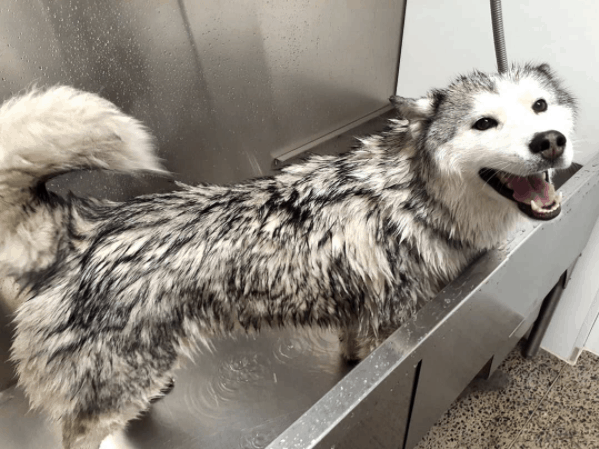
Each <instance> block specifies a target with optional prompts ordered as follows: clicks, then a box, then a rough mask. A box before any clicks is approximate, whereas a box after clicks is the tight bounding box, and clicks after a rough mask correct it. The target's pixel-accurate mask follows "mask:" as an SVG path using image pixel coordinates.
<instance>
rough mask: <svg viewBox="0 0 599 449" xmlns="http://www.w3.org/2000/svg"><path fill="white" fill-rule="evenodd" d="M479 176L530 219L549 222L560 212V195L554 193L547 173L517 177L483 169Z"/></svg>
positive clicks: (499, 171)
mask: <svg viewBox="0 0 599 449" xmlns="http://www.w3.org/2000/svg"><path fill="white" fill-rule="evenodd" d="M479 175H480V177H481V178H482V179H483V181H485V182H486V183H487V184H489V185H490V186H491V187H493V189H495V191H497V193H499V194H500V195H502V196H504V197H506V198H508V199H509V200H511V201H514V202H515V203H516V204H518V208H519V209H520V210H521V211H522V212H524V213H525V214H526V215H528V216H529V217H531V218H534V219H537V220H551V219H553V218H555V217H557V216H558V215H559V214H560V212H561V211H562V206H561V204H562V193H561V192H559V193H556V192H555V187H554V186H553V184H551V183H550V182H549V176H548V175H547V172H542V173H535V174H533V175H529V176H518V175H514V174H511V173H507V172H504V171H501V170H494V169H491V168H483V169H482V170H480V172H479Z"/></svg>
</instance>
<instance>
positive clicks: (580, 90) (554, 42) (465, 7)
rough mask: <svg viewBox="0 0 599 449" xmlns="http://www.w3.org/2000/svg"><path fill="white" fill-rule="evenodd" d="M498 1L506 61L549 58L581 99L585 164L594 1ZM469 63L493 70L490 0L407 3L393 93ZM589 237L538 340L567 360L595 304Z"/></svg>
mask: <svg viewBox="0 0 599 449" xmlns="http://www.w3.org/2000/svg"><path fill="white" fill-rule="evenodd" d="M502 6H503V19H504V29H505V36H506V47H507V55H508V60H509V62H510V63H512V62H526V61H533V62H548V63H549V64H550V65H551V66H552V67H553V69H554V70H555V71H556V72H557V73H558V74H559V76H560V77H561V78H562V79H563V80H564V81H565V84H566V85H567V86H568V87H569V88H570V90H571V91H572V92H573V93H574V95H575V96H576V97H577V98H578V101H579V106H580V111H579V121H578V125H577V133H576V145H575V160H576V161H577V162H580V163H585V162H586V161H588V160H589V159H590V158H591V157H592V156H593V155H594V154H596V153H597V150H599V133H598V132H597V131H596V129H597V126H596V122H597V120H598V119H599V65H598V64H597V62H596V61H597V53H598V51H597V46H598V44H599V26H597V24H598V23H599V8H598V7H597V2H596V1H593V0H571V1H568V2H565V1H562V0H528V1H526V2H520V1H516V0H511V1H506V0H504V1H503V2H502ZM473 68H477V69H481V70H485V71H493V70H496V62H495V51H494V47H493V34H492V28H491V13H490V6H489V1H488V0H460V1H458V0H453V1H440V0H411V1H408V5H407V12H406V21H405V28H404V37H403V45H402V53H401V62H400V68H399V78H398V88H397V93H398V95H402V96H407V97H418V96H421V95H424V94H425V93H426V91H427V90H428V89H430V88H433V87H443V86H445V85H446V84H447V83H448V82H449V81H450V80H451V79H452V78H453V77H454V76H455V75H456V74H458V73H466V72H468V71H470V70H471V69H473ZM572 232H576V230H575V229H572ZM590 242H591V244H590V245H588V246H587V248H586V249H585V251H584V252H583V256H582V257H581V259H580V260H579V262H578V265H577V267H576V270H575V272H574V276H573V278H572V281H571V282H570V285H569V287H568V288H567V289H566V291H565V292H564V295H563V297H562V301H561V302H560V304H559V306H558V309H557V310H556V315H555V316H554V320H553V321H552V323H551V325H550V327H549V329H548V332H547V335H546V337H545V339H544V341H543V347H544V348H546V349H548V350H549V351H551V352H553V353H555V354H556V355H558V356H560V357H562V358H564V359H566V360H569V361H573V360H574V358H575V355H576V351H575V348H581V347H583V346H584V345H585V342H586V337H587V336H588V334H589V332H591V326H592V325H593V324H594V323H595V317H596V314H597V309H598V308H599V299H598V301H597V302H595V301H594V300H595V297H596V294H597V290H598V289H599V226H597V227H596V228H595V229H594V231H593V234H592V235H591V239H590ZM548 244H550V242H548ZM591 335H592V336H597V345H596V346H597V350H598V351H599V328H597V327H595V329H594V330H593V331H592V333H591ZM593 341H594V340H593ZM573 354H574V356H573Z"/></svg>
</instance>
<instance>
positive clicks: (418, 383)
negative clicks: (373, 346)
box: [0, 0, 599, 449]
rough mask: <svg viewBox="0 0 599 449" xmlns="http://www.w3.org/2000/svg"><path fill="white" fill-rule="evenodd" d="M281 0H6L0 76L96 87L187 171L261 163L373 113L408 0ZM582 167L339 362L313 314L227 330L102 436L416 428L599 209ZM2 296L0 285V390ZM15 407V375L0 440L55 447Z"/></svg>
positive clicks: (134, 186)
mask: <svg viewBox="0 0 599 449" xmlns="http://www.w3.org/2000/svg"><path fill="white" fill-rule="evenodd" d="M281 4H282V2H279V1H271V2H258V1H254V2H252V1H247V0H232V1H230V2H226V3H225V2H220V1H218V0H205V1H202V2H199V1H192V0H106V1H103V2H96V1H92V0H71V1H69V2H60V1H57V0H40V1H39V2H23V1H19V0H4V1H3V3H2V8H1V9H0V25H1V26H0V44H2V48H3V49H4V50H3V73H2V82H1V83H0V93H1V95H2V97H4V98H6V97H7V96H9V95H11V94H13V93H15V92H17V91H19V90H21V89H23V88H25V87H27V86H29V85H31V84H32V83H33V82H37V83H38V84H42V85H44V84H55V83H68V84H72V85H75V86H77V87H82V88H85V89H88V90H92V91H96V92H100V93H102V95H104V96H105V97H107V98H109V99H111V100H112V101H114V102H115V103H116V104H117V105H119V106H120V107H122V108H123V109H124V110H125V111H127V112H129V113H131V114H133V115H135V116H136V117H137V118H139V119H142V120H143V121H144V122H145V123H146V124H147V125H148V126H149V127H150V128H151V129H152V130H153V131H154V132H155V133H156V134H157V137H158V141H159V144H160V150H161V155H162V156H163V157H164V158H165V160H166V164H167V168H168V169H170V170H171V171H173V172H175V173H176V174H177V177H178V179H180V180H182V181H185V182H189V183H194V182H200V181H203V182H221V183H222V182H229V181H236V180H240V179H243V178H248V177H250V176H255V175H261V174H267V173H269V172H270V171H271V164H272V163H273V160H274V162H275V165H281V164H284V163H287V162H289V161H290V159H292V158H293V157H294V156H295V155H296V154H297V153H300V152H302V151H304V150H306V149H308V148H311V149H312V150H313V151H316V152H326V153H331V152H338V151H341V150H345V149H347V148H348V146H349V145H350V144H351V136H353V135H356V134H367V133H368V132H370V131H371V130H373V129H376V128H380V127H382V125H383V124H384V118H385V117H384V116H383V117H382V118H380V117H379V118H377V119H374V120H371V121H369V122H366V123H363V121H364V120H365V119H366V118H369V117H372V115H373V114H380V113H382V112H384V111H386V110H388V107H387V106H386V105H387V100H386V99H387V97H388V96H389V95H391V94H393V93H395V91H396V79H397V76H396V75H397V68H398V62H399V61H398V60H399V51H400V44H401V31H402V24H403V18H404V13H405V2H402V1H400V2H396V1H393V2H391V1H389V0H334V1H330V2H305V1H303V0H290V1H288V2H285V6H284V7H281ZM408 20H409V18H408ZM25 30H26V31H25ZM358 123H363V124H361V125H360V126H358V127H356V125H357V124H358ZM341 131H347V132H346V133H344V134H340V132H341ZM596 166H599V160H594V161H593V162H591V163H589V164H587V165H586V166H585V167H583V168H582V169H581V170H580V171H579V172H578V173H576V174H575V175H574V176H573V177H572V178H571V179H570V180H569V181H568V182H567V183H566V184H565V186H564V187H563V191H564V195H565V201H564V204H563V212H562V214H561V216H560V217H559V218H557V219H556V220H553V221H551V222H548V223H529V224H527V225H525V226H524V227H523V228H522V230H521V231H519V232H517V233H516V234H515V235H514V236H513V238H512V239H511V240H510V241H509V242H508V243H507V244H506V246H505V247H504V248H503V249H500V250H497V251H493V252H491V253H488V254H486V255H485V256H483V257H482V258H481V259H480V260H479V261H477V262H476V263H475V264H473V265H472V266H471V267H469V268H468V269H467V270H466V272H465V273H464V274H463V275H462V276H461V277H460V278H459V279H457V280H456V281H455V282H453V283H451V284H450V285H449V286H448V287H447V288H446V289H445V290H444V291H443V292H442V293H441V294H440V295H439V297H438V298H437V299H436V300H434V301H433V302H431V303H430V304H429V305H427V306H426V307H425V308H424V309H423V310H421V311H420V312H419V313H418V314H417V316H415V317H414V319H413V320H412V321H410V322H409V323H408V324H406V325H405V326H404V327H403V328H401V329H400V330H398V331H397V332H396V333H395V334H394V335H393V336H392V337H391V338H390V339H389V340H388V341H387V342H386V343H385V344H383V345H382V346H381V347H380V348H379V349H378V350H377V351H375V352H374V353H373V354H372V355H371V356H370V357H369V358H368V359H367V360H365V361H363V362H362V363H361V364H359V365H358V366H356V367H355V368H354V369H350V367H348V366H347V365H345V364H344V363H343V362H342V361H341V360H340V358H339V355H338V351H337V349H338V347H337V340H336V337H335V336H334V335H332V334H328V333H325V332H308V331H300V330H294V331H290V330H287V331H265V332H263V333H261V334H260V335H258V336H253V337H239V338H238V339H236V340H222V341H219V342H217V343H216V350H215V351H214V353H204V354H202V355H200V356H199V357H197V359H196V362H195V364H189V365H188V366H187V367H185V368H184V369H182V370H181V371H180V373H179V377H178V380H177V385H176V387H175V390H174V391H173V392H172V393H171V394H170V395H169V396H168V397H167V398H165V399H164V400H163V401H161V402H159V403H157V404H156V405H155V406H154V407H153V408H152V410H151V411H150V412H149V413H148V414H147V415H146V416H144V417H143V418H142V419H141V420H139V421H136V422H134V423H132V424H131V426H130V427H129V429H128V430H127V431H126V432H124V433H121V434H118V435H115V436H114V437H112V438H111V439H110V440H107V441H106V442H105V444H104V449H109V448H121V449H133V448H146V449H158V448H160V449H162V448H168V449H188V448H189V449H191V448H203V449H210V448H247V449H249V448H264V447H266V446H268V445H270V446H269V447H271V448H312V447H318V448H332V447H335V448H337V449H340V448H343V449H346V448H350V449H351V448H398V447H412V446H413V445H414V444H415V443H416V442H417V441H418V440H419V438H420V437H421V436H422V435H423V434H424V432H425V431H426V430H427V429H428V427H429V426H430V425H431V424H432V423H433V422H434V421H435V420H436V419H437V417H438V416H440V414H441V413H442V412H443V411H444V410H445V409H446V408H447V406H448V405H449V404H450V402H451V401H452V400H453V399H454V398H455V397H456V396H457V395H458V394H459V392H460V391H461V390H462V389H463V388H464V387H465V386H466V384H467V383H468V382H469V381H470V379H472V377H473V376H474V375H475V374H476V373H478V372H479V371H480V370H481V368H483V367H485V368H486V371H487V372H491V371H492V370H493V369H494V368H495V367H496V366H497V365H498V364H499V363H500V362H501V360H502V359H503V357H504V356H505V355H506V354H507V353H508V352H509V350H510V349H511V348H512V347H513V346H514V345H515V344H516V342H517V340H518V339H519V338H520V337H521V336H522V335H523V334H524V333H525V332H526V331H527V329H528V328H529V326H530V324H531V323H532V321H533V320H534V318H535V316H536V314H537V310H538V308H539V305H540V301H541V300H542V298H543V297H544V296H545V294H546V293H547V292H548V291H549V290H550V289H551V287H552V286H553V284H554V283H555V282H556V281H557V279H558V278H559V276H560V275H561V274H562V272H563V271H564V270H565V269H566V267H568V266H569V265H570V264H571V262H572V261H573V260H574V259H575V258H576V257H577V255H578V254H579V253H580V252H581V250H582V248H583V247H584V245H585V243H586V241H587V239H588V236H589V233H590V229H591V227H592V225H593V224H594V223H595V221H596V219H597V215H598V213H599V202H598V201H597V200H596V198H598V196H597V193H598V189H599V176H598V173H597V171H598V169H597V168H596ZM52 188H53V189H55V190H57V191H59V192H64V191H66V190H70V189H72V190H74V191H75V192H76V193H81V194H85V195H96V196H100V197H109V198H112V199H122V198H126V197H130V196H132V195H134V194H138V193H144V192H148V191H160V190H167V189H170V188H171V186H170V185H168V184H166V183H164V182H163V181H161V180H157V179H147V180H145V181H144V182H140V181H139V180H135V181H133V180H131V179H129V178H125V177H115V176H112V175H107V174H100V173H76V174H70V175H68V176H65V177H62V178H60V179H57V180H55V181H54V182H53V184H52ZM573 229H574V230H575V232H572V230H573ZM13 308H14V304H10V303H9V302H6V301H0V389H1V388H3V387H5V386H6V385H7V382H8V381H9V379H10V365H9V364H8V363H6V361H5V359H6V356H7V347H8V343H9V340H10V336H11V330H10V326H9V325H8V321H9V316H10V311H11V310H12V309H13ZM27 410H28V405H27V401H26V400H25V398H24V397H23V394H22V392H21V391H20V390H19V389H17V388H15V387H14V386H13V387H11V388H8V389H6V390H4V391H1V392H0V447H1V448H2V449H38V448H39V449H41V448H43V449H58V448H59V447H60V443H59V435H58V433H57V431H56V429H54V427H52V426H51V425H50V424H49V423H47V422H46V421H45V420H44V417H43V416H40V415H39V414H37V413H34V412H28V411H27Z"/></svg>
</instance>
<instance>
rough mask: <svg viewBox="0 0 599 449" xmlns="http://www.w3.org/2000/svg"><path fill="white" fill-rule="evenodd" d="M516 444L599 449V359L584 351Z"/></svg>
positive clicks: (545, 400) (566, 371) (561, 377)
mask: <svg viewBox="0 0 599 449" xmlns="http://www.w3.org/2000/svg"><path fill="white" fill-rule="evenodd" d="M517 443H518V444H525V443H526V444H536V446H531V447H539V448H545V447H547V448H554V447H555V448H572V449H576V448H584V449H595V448H599V357H597V356H595V355H593V354H590V353H586V352H584V353H583V354H582V355H581V357H580V358H579V360H578V363H577V364H576V365H575V366H569V365H568V366H566V367H565V368H564V369H563V370H562V372H561V373H560V376H559V378H558V379H557V381H556V382H555V384H554V386H553V387H552V388H551V389H550V391H549V392H548V393H547V395H546V397H545V398H544V400H543V401H542V402H541V403H540V404H539V407H538V409H537V411H536V412H535V414H534V416H533V418H532V419H531V421H530V422H529V423H528V424H527V425H526V427H525V428H524V429H523V430H522V433H521V435H520V436H519V438H518V440H517Z"/></svg>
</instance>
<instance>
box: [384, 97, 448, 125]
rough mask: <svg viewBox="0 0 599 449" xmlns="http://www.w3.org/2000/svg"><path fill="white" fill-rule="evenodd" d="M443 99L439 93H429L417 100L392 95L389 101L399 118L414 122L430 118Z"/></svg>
mask: <svg viewBox="0 0 599 449" xmlns="http://www.w3.org/2000/svg"><path fill="white" fill-rule="evenodd" d="M443 97H444V95H443V94H442V93H441V92H431V93H429V94H428V96H426V97H423V98H418V99H414V98H404V97H399V96H397V95H393V96H391V97H390V98H389V101H390V102H391V103H392V104H393V106H395V108H396V109H397V110H398V112H399V115H400V117H401V118H403V119H406V120H410V121H414V120H426V119H429V118H431V117H432V116H433V115H434V114H435V112H436V111H437V108H438V107H439V103H440V102H441V101H442V100H443Z"/></svg>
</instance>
